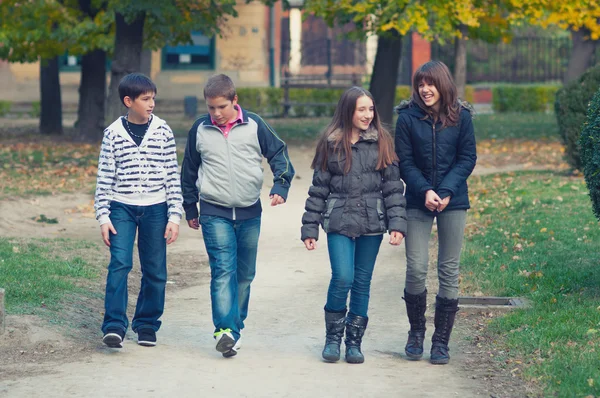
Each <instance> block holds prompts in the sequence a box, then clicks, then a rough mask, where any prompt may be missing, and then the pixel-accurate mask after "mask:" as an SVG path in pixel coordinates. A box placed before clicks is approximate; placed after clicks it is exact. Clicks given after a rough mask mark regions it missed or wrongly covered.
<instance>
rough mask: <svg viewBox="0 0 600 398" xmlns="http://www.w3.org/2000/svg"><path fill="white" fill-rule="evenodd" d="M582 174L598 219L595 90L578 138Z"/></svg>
mask: <svg viewBox="0 0 600 398" xmlns="http://www.w3.org/2000/svg"><path fill="white" fill-rule="evenodd" d="M579 147H580V148H581V151H580V152H579V154H580V155H581V164H582V166H583V175H584V176H585V182H586V184H587V187H588V190H589V191H590V198H591V199H592V208H593V210H594V214H595V215H596V217H597V218H598V220H600V91H597V92H596V94H595V95H594V98H593V99H592V102H591V103H590V106H589V108H588V111H587V117H586V121H585V123H584V124H583V129H582V131H581V137H580V139H579Z"/></svg>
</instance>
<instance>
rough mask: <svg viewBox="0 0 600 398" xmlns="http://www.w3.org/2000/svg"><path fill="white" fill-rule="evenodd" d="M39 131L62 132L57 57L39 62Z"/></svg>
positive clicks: (56, 133) (50, 133)
mask: <svg viewBox="0 0 600 398" xmlns="http://www.w3.org/2000/svg"><path fill="white" fill-rule="evenodd" d="M40 96H41V101H40V133H41V134H46V135H60V134H62V133H63V125H62V101H61V97H60V78H59V75H58V57H54V58H51V59H42V60H41V62H40Z"/></svg>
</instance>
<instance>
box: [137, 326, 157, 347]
mask: <svg viewBox="0 0 600 398" xmlns="http://www.w3.org/2000/svg"><path fill="white" fill-rule="evenodd" d="M137 335H138V344H139V345H142V346H144V347H154V346H155V345H156V332H155V331H154V329H150V328H144V329H138V331H137Z"/></svg>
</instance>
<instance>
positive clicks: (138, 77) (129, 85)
mask: <svg viewBox="0 0 600 398" xmlns="http://www.w3.org/2000/svg"><path fill="white" fill-rule="evenodd" d="M149 92H153V93H154V94H156V92H157V90H156V85H155V84H154V82H153V81H152V80H150V78H149V77H148V76H146V75H144V74H142V73H130V74H128V75H126V76H125V77H123V78H122V79H121V82H120V83H119V97H120V98H121V102H122V103H123V105H125V102H124V100H125V97H129V98H131V99H132V100H135V99H136V98H137V97H139V96H140V95H142V94H145V93H149Z"/></svg>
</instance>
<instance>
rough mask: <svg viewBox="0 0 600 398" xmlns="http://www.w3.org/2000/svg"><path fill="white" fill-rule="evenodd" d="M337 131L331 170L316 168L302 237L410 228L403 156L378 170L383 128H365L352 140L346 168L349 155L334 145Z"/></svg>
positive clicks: (357, 234) (330, 143) (362, 233)
mask: <svg viewBox="0 0 600 398" xmlns="http://www.w3.org/2000/svg"><path fill="white" fill-rule="evenodd" d="M339 134H342V132H341V131H336V132H334V133H333V134H331V136H330V137H329V154H328V162H327V170H322V169H321V168H317V169H316V170H315V171H314V175H313V181H312V186H311V187H310V189H309V190H308V195H309V198H308V199H307V200H306V206H305V209H306V212H305V213H304V216H303V217H302V224H303V225H302V237H301V239H302V240H303V241H304V240H305V239H308V238H314V239H318V238H319V225H321V226H322V227H323V230H324V231H325V232H326V233H339V234H342V235H346V236H348V237H351V238H354V237H359V236H361V235H375V234H383V233H384V232H386V231H388V230H389V231H398V232H402V233H403V234H406V200H405V198H404V191H405V186H404V182H403V181H402V180H401V179H400V169H399V168H398V164H397V162H394V163H393V164H391V165H389V166H388V167H386V168H384V169H382V170H377V159H378V156H379V146H378V133H377V131H376V130H375V129H372V128H371V129H369V130H367V131H363V132H361V134H360V139H359V140H358V141H357V142H356V143H355V144H354V145H352V167H351V169H350V171H349V172H348V174H344V167H345V164H346V158H345V157H344V155H340V157H339V158H338V154H337V153H334V151H333V145H334V144H333V142H334V140H335V138H336V137H337V136H338V135H339Z"/></svg>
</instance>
